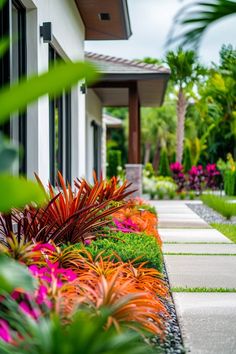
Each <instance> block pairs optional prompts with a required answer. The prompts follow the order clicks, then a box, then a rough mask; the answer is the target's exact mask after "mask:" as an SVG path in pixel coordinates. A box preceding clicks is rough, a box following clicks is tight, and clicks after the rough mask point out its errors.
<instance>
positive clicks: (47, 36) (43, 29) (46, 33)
mask: <svg viewBox="0 0 236 354" xmlns="http://www.w3.org/2000/svg"><path fill="white" fill-rule="evenodd" d="M40 37H42V38H43V41H44V43H51V42H52V22H43V25H42V26H40Z"/></svg>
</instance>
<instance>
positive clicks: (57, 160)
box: [49, 45, 71, 185]
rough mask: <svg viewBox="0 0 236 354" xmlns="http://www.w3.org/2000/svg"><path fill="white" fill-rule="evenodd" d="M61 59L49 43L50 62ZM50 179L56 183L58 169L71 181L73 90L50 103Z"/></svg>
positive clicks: (51, 63)
mask: <svg viewBox="0 0 236 354" xmlns="http://www.w3.org/2000/svg"><path fill="white" fill-rule="evenodd" d="M58 59H61V58H60V56H59V55H58V53H57V52H56V50H55V49H54V48H53V47H52V46H51V45H49V63H50V65H53V63H55V61H56V60H58ZM49 139H50V144H49V146H50V181H51V183H52V184H53V185H55V183H56V178H57V171H60V172H61V173H62V174H63V176H64V177H65V178H66V180H67V181H68V182H71V92H67V93H63V94H62V95H61V96H60V97H57V98H54V99H51V100H50V103H49Z"/></svg>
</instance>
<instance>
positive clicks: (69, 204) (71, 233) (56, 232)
mask: <svg viewBox="0 0 236 354" xmlns="http://www.w3.org/2000/svg"><path fill="white" fill-rule="evenodd" d="M36 178H37V181H38V183H39V184H40V185H41V187H42V188H43V189H44V191H45V198H47V203H46V205H45V206H44V207H40V208H38V209H37V208H34V207H33V206H28V207H26V208H25V209H24V210H23V211H18V210H13V211H12V212H11V213H10V214H8V215H2V216H1V217H0V235H1V236H2V237H3V238H7V237H9V236H10V235H12V233H13V224H15V229H17V231H16V237H17V238H18V239H21V238H24V240H25V241H26V242H28V241H33V242H42V243H47V242H50V241H53V242H55V244H62V243H72V244H73V243H77V242H80V241H82V242H85V240H86V239H88V238H91V237H94V232H95V231H96V230H97V229H98V228H99V227H100V226H103V225H106V224H107V223H109V222H110V218H109V216H110V215H112V214H113V213H114V212H116V211H118V210H119V209H120V208H121V207H122V205H123V204H122V202H121V200H122V199H123V198H124V197H126V196H127V195H129V194H131V193H132V192H133V191H127V188H128V187H129V186H130V185H128V184H127V183H126V182H125V183H124V185H122V186H121V187H119V186H118V185H117V184H116V182H115V180H114V182H112V183H111V188H110V187H109V183H108V182H106V181H105V180H101V181H98V180H97V179H96V180H95V183H94V185H93V186H90V187H89V188H88V186H89V184H88V183H87V182H86V181H85V180H82V181H80V182H77V184H76V191H75V192H73V191H72V188H71V186H70V184H69V183H68V184H66V183H65V181H64V179H63V177H62V175H61V174H60V173H58V181H59V183H58V186H57V191H55V190H54V188H53V186H52V185H51V184H50V183H49V186H48V189H49V195H48V194H47V191H46V189H45V188H44V187H43V184H42V182H41V181H40V179H39V177H38V176H36ZM116 187H117V188H118V192H117V191H116ZM109 188H110V189H109ZM104 190H105V191H106V193H105V194H104ZM109 190H110V191H109ZM104 195H106V196H107V197H104ZM118 200H119V202H118ZM114 201H115V202H117V203H115V204H114V203H112V202H114Z"/></svg>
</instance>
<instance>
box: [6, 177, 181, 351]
mask: <svg viewBox="0 0 236 354" xmlns="http://www.w3.org/2000/svg"><path fill="white" fill-rule="evenodd" d="M58 181H59V186H58V190H57V191H56V190H55V189H54V188H53V187H52V186H51V185H49V193H48V192H47V190H44V193H45V205H43V206H40V207H36V206H35V205H31V206H27V207H25V208H24V209H23V210H14V209H13V210H11V211H9V213H8V214H6V215H1V216H0V235H1V244H0V248H1V255H0V263H1V264H0V265H1V266H0V279H1V284H0V292H1V300H0V314H1V318H0V351H1V353H4V354H7V353H19V352H20V353H22V354H26V353H27V354H39V353H47V352H48V353H53V352H57V354H64V353H65V352H67V353H68V354H73V353H75V352H76V350H77V349H78V350H79V351H81V352H83V354H87V353H90V354H93V353H96V354H97V353H103V354H106V353H109V354H118V353H122V354H133V353H135V354H138V353H139V354H147V353H166V354H169V353H183V352H184V351H183V347H182V342H181V334H180V330H179V327H178V321H177V318H176V314H175V309H174V304H173V302H172V299H171V294H170V289H169V284H168V281H167V276H166V274H165V270H164V268H163V256H162V251H161V239H160V237H159V234H158V231H157V221H158V220H157V217H156V211H155V209H154V208H153V207H152V206H150V205H147V204H145V203H144V202H143V201H141V200H138V199H136V200H128V201H127V196H128V195H129V194H130V192H128V187H129V185H128V184H127V183H126V182H125V183H124V184H123V185H121V186H119V184H118V182H117V179H116V178H113V179H111V180H110V181H98V180H97V179H96V177H95V182H94V185H90V184H88V183H87V182H86V181H85V180H76V181H75V188H76V189H75V190H76V192H72V188H71V186H70V185H68V184H67V185H66V183H65V182H64V180H63V178H62V176H61V175H60V174H58ZM38 183H39V184H40V186H41V187H42V184H41V182H40V180H39V179H38ZM42 188H43V187H42ZM125 198H126V199H125ZM124 200H126V201H124ZM13 226H14V227H13ZM13 230H14V231H15V233H14V232H13ZM163 272H164V275H163ZM16 275H17V276H16ZM148 343H149V344H148ZM76 348H77V349H76Z"/></svg>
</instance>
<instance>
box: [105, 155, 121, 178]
mask: <svg viewBox="0 0 236 354" xmlns="http://www.w3.org/2000/svg"><path fill="white" fill-rule="evenodd" d="M107 162H108V167H107V175H108V177H110V178H111V177H113V176H117V175H118V167H119V166H121V151H120V150H109V151H108V154H107Z"/></svg>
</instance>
